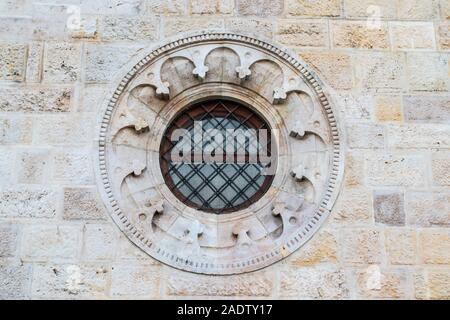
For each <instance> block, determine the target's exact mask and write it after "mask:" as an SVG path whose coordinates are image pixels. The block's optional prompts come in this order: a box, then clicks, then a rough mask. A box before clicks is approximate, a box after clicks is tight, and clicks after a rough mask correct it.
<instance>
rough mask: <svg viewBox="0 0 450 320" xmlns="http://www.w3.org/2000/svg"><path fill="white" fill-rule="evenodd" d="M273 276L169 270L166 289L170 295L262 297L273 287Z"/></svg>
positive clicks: (262, 272) (262, 273) (261, 273)
mask: <svg viewBox="0 0 450 320" xmlns="http://www.w3.org/2000/svg"><path fill="white" fill-rule="evenodd" d="M273 286H274V284H273V278H272V277H271V276H270V274H268V273H266V272H264V271H258V272H256V273H255V274H254V275H253V276H252V275H250V274H243V275H237V276H225V277H214V276H204V275H200V276H195V275H192V274H189V273H185V272H181V271H171V273H170V274H169V278H168V283H167V291H168V294H169V295H171V296H204V297H208V296H215V297H220V296H241V297H242V296H249V297H264V296H268V295H270V293H271V292H272V289H273Z"/></svg>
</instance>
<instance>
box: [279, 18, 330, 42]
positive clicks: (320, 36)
mask: <svg viewBox="0 0 450 320" xmlns="http://www.w3.org/2000/svg"><path fill="white" fill-rule="evenodd" d="M276 39H277V41H278V42H280V43H282V44H285V45H290V46H299V47H326V46H328V26H327V24H326V23H324V22H322V21H317V22H310V21H304V22H297V21H295V20H294V21H289V20H283V21H281V22H280V23H279V24H278V30H277V36H276Z"/></svg>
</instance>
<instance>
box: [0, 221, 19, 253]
mask: <svg viewBox="0 0 450 320" xmlns="http://www.w3.org/2000/svg"><path fill="white" fill-rule="evenodd" d="M18 238H19V230H18V227H17V225H14V224H0V258H4V257H11V256H14V254H15V253H16V250H17V242H18Z"/></svg>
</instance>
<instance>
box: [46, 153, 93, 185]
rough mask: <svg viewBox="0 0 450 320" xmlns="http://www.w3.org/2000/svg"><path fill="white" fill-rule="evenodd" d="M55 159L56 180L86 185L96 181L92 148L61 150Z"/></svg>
mask: <svg viewBox="0 0 450 320" xmlns="http://www.w3.org/2000/svg"><path fill="white" fill-rule="evenodd" d="M53 161H54V173H53V178H54V180H55V181H58V182H63V183H72V184H84V185H89V184H93V183H94V169H93V167H92V153H91V152H90V149H69V150H60V151H57V152H56V153H55V155H54V158H53Z"/></svg>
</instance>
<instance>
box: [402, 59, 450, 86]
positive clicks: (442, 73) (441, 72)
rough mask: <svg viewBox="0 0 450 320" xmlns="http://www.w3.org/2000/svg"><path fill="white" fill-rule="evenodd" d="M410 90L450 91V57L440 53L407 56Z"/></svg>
mask: <svg viewBox="0 0 450 320" xmlns="http://www.w3.org/2000/svg"><path fill="white" fill-rule="evenodd" d="M406 60H407V72H408V82H409V88H410V90H413V91H447V90H448V89H449V84H450V80H449V76H448V68H449V64H448V56H446V55H444V54H440V53H423V52H409V53H408V54H407V58H406Z"/></svg>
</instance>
